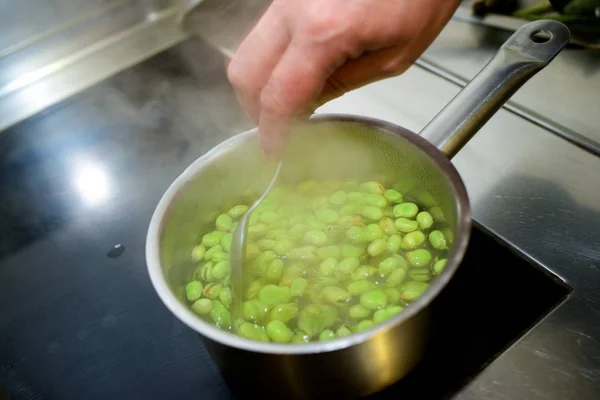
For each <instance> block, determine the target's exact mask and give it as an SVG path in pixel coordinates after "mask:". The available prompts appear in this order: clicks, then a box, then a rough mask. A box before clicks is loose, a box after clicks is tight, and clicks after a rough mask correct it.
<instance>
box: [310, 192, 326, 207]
mask: <svg viewBox="0 0 600 400" xmlns="http://www.w3.org/2000/svg"><path fill="white" fill-rule="evenodd" d="M328 202H329V200H328V199H327V196H325V195H318V196H315V197H313V198H311V199H310V200H309V201H308V204H307V206H308V208H311V209H313V210H316V209H317V208H319V207H323V206H325V205H327V203H328Z"/></svg>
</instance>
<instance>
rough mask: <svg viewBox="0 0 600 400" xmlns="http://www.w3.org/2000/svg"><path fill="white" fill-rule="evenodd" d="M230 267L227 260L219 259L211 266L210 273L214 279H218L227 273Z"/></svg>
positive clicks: (224, 276) (221, 278)
mask: <svg viewBox="0 0 600 400" xmlns="http://www.w3.org/2000/svg"><path fill="white" fill-rule="evenodd" d="M230 269H231V267H230V265H229V261H219V262H218V263H216V264H215V266H214V267H213V268H212V270H211V275H212V277H213V279H214V280H215V281H220V280H223V279H225V278H226V277H227V275H229V271H230Z"/></svg>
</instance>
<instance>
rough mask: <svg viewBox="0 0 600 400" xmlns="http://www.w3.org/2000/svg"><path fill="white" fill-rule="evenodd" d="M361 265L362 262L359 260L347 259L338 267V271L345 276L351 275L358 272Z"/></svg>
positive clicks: (354, 258)
mask: <svg viewBox="0 0 600 400" xmlns="http://www.w3.org/2000/svg"><path fill="white" fill-rule="evenodd" d="M359 265H360V261H359V260H358V258H356V257H346V258H344V259H343V260H342V261H340V263H339V264H338V265H337V270H338V271H339V272H340V273H342V274H344V275H350V274H351V273H352V272H354V271H356V269H357V268H358V266H359Z"/></svg>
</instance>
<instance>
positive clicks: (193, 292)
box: [185, 281, 204, 301]
mask: <svg viewBox="0 0 600 400" xmlns="http://www.w3.org/2000/svg"><path fill="white" fill-rule="evenodd" d="M203 288H204V286H202V283H201V282H198V281H191V282H190V283H188V284H187V285H185V295H186V297H187V299H188V300H189V301H196V300H198V299H199V298H200V297H202V289H203Z"/></svg>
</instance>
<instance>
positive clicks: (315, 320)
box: [298, 304, 325, 337]
mask: <svg viewBox="0 0 600 400" xmlns="http://www.w3.org/2000/svg"><path fill="white" fill-rule="evenodd" d="M298 328H299V329H300V330H301V331H302V332H304V333H306V334H307V335H308V336H310V337H313V336H315V335H317V334H318V333H319V332H321V331H322V330H323V329H325V318H324V315H323V312H322V310H321V307H319V306H318V305H317V304H311V305H309V306H307V307H306V308H304V309H303V310H302V311H300V313H299V314H298Z"/></svg>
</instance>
